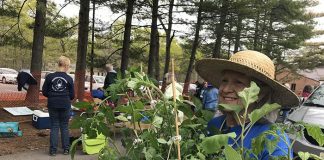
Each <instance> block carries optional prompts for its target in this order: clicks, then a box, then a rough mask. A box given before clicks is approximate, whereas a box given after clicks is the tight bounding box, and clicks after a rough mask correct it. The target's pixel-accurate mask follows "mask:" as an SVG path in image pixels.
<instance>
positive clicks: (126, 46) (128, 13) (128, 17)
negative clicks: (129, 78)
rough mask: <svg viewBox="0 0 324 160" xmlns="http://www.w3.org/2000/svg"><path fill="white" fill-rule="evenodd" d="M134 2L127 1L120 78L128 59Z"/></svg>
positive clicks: (123, 73)
mask: <svg viewBox="0 0 324 160" xmlns="http://www.w3.org/2000/svg"><path fill="white" fill-rule="evenodd" d="M134 3H135V0H128V1H127V10H126V22H125V27H124V28H125V31H124V40H123V50H122V57H121V66H120V71H121V75H122V78H125V71H126V70H127V66H128V60H129V48H130V36H131V30H132V17H133V8H134Z"/></svg>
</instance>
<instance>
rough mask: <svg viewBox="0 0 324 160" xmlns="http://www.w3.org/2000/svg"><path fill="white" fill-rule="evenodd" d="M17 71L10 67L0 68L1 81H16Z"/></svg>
mask: <svg viewBox="0 0 324 160" xmlns="http://www.w3.org/2000/svg"><path fill="white" fill-rule="evenodd" d="M17 75H18V72H17V71H16V70H14V69H11V68H0V80H1V81H2V83H17Z"/></svg>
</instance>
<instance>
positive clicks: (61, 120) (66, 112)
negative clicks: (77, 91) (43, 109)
mask: <svg viewBox="0 0 324 160" xmlns="http://www.w3.org/2000/svg"><path fill="white" fill-rule="evenodd" d="M69 66H70V59H69V58H67V57H65V56H61V57H60V58H59V60H58V71H57V72H54V73H50V74H48V75H47V76H46V78H45V82H44V85H43V88H42V93H43V95H44V96H45V97H47V107H48V113H49V117H50V120H51V133H50V149H49V154H50V156H55V155H56V152H57V145H58V133H59V130H60V131H61V142H62V148H63V154H64V155H68V154H69V148H70V140H69V137H70V136H69V129H68V125H69V119H70V110H71V100H73V99H74V84H73V79H72V77H70V76H69V75H68V74H67V73H66V72H67V71H68V70H69Z"/></svg>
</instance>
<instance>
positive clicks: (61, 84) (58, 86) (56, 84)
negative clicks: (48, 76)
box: [52, 77, 67, 92]
mask: <svg viewBox="0 0 324 160" xmlns="http://www.w3.org/2000/svg"><path fill="white" fill-rule="evenodd" d="M66 88H67V80H66V79H64V78H63V77H55V78H53V80H52V89H53V90H54V91H56V92H62V91H65V90H66Z"/></svg>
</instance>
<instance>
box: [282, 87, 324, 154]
mask: <svg viewBox="0 0 324 160" xmlns="http://www.w3.org/2000/svg"><path fill="white" fill-rule="evenodd" d="M293 122H304V123H307V124H313V125H318V126H319V127H320V128H321V130H322V132H324V85H320V86H319V87H318V88H316V90H315V91H314V92H313V93H312V94H311V95H310V96H309V97H308V98H307V99H306V100H305V101H304V102H303V103H302V104H301V106H300V107H299V108H297V109H295V110H293V111H292V112H291V113H290V114H289V115H288V117H287V120H286V122H285V123H293ZM289 137H290V139H292V140H296V142H295V143H294V146H293V150H294V152H295V153H298V152H299V151H303V152H309V153H313V154H316V155H324V147H323V146H319V144H318V143H317V142H316V141H315V140H314V139H313V138H312V137H311V136H310V135H309V134H308V133H307V130H306V129H304V131H303V135H302V137H300V138H296V136H295V135H289Z"/></svg>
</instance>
